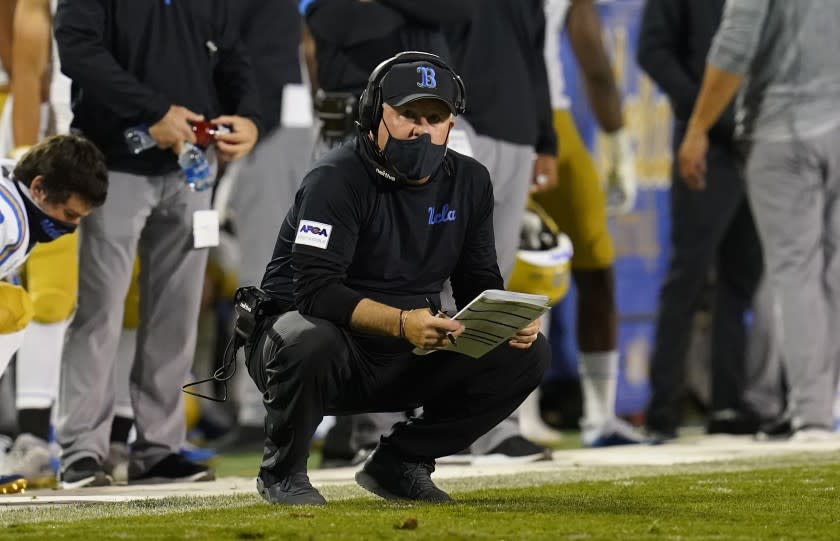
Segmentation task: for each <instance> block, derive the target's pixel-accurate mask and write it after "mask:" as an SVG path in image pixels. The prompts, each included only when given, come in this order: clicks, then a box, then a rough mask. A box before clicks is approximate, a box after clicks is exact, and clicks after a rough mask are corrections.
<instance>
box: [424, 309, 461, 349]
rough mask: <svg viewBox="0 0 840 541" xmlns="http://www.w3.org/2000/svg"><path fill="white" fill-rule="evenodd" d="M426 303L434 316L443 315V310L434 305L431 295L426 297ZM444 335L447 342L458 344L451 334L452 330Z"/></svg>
mask: <svg viewBox="0 0 840 541" xmlns="http://www.w3.org/2000/svg"><path fill="white" fill-rule="evenodd" d="M426 303H427V304H428V305H429V310H431V311H432V315H434V316H435V317H440V316H442V315H444V314H443V312H441V311H440V309H439V308H438V307H437V306H436V305H435V301H433V300H432V299H431V297H426ZM446 337H447V338H449V342H450V343H451V344H452V345H453V346H457V345H458V343H457V342H456V341H455V337H454V336H452V331H447V332H446Z"/></svg>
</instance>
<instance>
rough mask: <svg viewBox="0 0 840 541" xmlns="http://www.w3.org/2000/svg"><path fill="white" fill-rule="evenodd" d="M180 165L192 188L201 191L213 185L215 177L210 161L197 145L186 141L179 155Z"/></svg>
mask: <svg viewBox="0 0 840 541" xmlns="http://www.w3.org/2000/svg"><path fill="white" fill-rule="evenodd" d="M178 165H180V166H181V171H183V173H184V177H185V179H186V181H187V186H189V188H190V190H192V191H194V192H200V191H203V190H206V189H207V188H210V187H211V186H213V184H214V181H215V178H214V177H213V174H212V173H213V171H212V170H211V169H210V162H209V161H208V160H207V155H206V154H205V153H204V151H203V150H201V149H200V148H198V147H197V146H196V145H194V144H192V143H190V142H186V141H185V142H184V150H182V151H181V153H180V154H179V155H178Z"/></svg>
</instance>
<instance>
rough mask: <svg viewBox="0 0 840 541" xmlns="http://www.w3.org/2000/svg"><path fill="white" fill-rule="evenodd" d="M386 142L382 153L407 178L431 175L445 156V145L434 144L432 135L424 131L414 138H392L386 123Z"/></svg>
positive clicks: (417, 178) (412, 178)
mask: <svg viewBox="0 0 840 541" xmlns="http://www.w3.org/2000/svg"><path fill="white" fill-rule="evenodd" d="M385 129H386V130H387V131H388V142H387V143H385V148H383V149H382V153H383V154H384V155H385V158H386V159H387V160H388V161H389V162H390V163H391V165H393V166H394V167H395V168H396V169H397V171H399V172H400V173H402V174H403V175H405V177H406V178H407V179H409V180H420V179H421V178H426V177H430V176H432V175H433V174H434V173H435V171H437V170H438V167H440V164H442V163H443V158H444V157H445V156H446V145H445V144H443V145H435V144H434V143H432V136H431V135H429V134H428V133H424V134H423V135H421V136H420V137H417V138H416V139H405V140H403V139H394V137H393V136H392V135H391V130H388V125H387V124H385Z"/></svg>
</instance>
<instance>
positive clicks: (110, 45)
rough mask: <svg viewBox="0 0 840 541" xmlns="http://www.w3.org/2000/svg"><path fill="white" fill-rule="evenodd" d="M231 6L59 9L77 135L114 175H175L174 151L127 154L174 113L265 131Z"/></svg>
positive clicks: (209, 2)
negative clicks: (140, 136)
mask: <svg viewBox="0 0 840 541" xmlns="http://www.w3.org/2000/svg"><path fill="white" fill-rule="evenodd" d="M234 6H235V2H233V1H229V0H130V1H124V0H60V2H59V4H58V10H57V11H56V15H55V38H56V41H57V43H58V52H59V56H60V59H61V68H62V71H63V72H64V73H65V74H67V76H68V77H70V79H72V81H73V89H72V104H73V114H74V118H73V124H72V128H73V129H75V130H78V131H80V132H82V133H83V134H84V135H85V136H87V137H88V138H89V139H91V140H92V141H93V142H94V143H96V144H97V145H98V146H99V147H100V149H102V151H103V152H104V153H105V156H106V159H107V162H108V167H109V168H110V169H113V170H118V171H126V172H130V173H136V174H142V175H157V174H163V173H166V172H170V171H174V170H176V169H177V167H178V165H177V162H176V158H175V156H174V154H173V153H172V152H171V151H169V150H160V149H152V150H148V151H146V152H144V153H142V154H140V155H138V156H133V155H131V154H130V153H129V150H128V147H127V146H126V144H125V140H124V136H123V131H124V130H125V129H126V128H129V127H132V126H137V125H147V126H150V125H152V124H154V123H156V122H157V121H158V120H160V119H161V118H163V116H164V115H165V114H166V112H167V110H168V109H169V107H170V105H182V106H184V107H187V108H189V109H191V110H193V111H195V112H197V113H200V114H203V115H204V116H205V118H207V119H211V118H213V117H215V116H217V115H219V114H222V113H225V114H238V115H241V116H244V117H248V118H250V119H252V120H254V121H255V122H256V123H257V125H258V126H259V96H258V93H257V85H256V82H255V78H254V73H253V71H252V67H251V64H250V61H249V60H248V56H247V55H246V53H245V49H244V46H243V45H242V42H241V40H240V35H239V28H238V25H237V17H236V13H235V12H234Z"/></svg>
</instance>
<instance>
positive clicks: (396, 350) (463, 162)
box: [246, 53, 549, 505]
mask: <svg viewBox="0 0 840 541" xmlns="http://www.w3.org/2000/svg"><path fill="white" fill-rule="evenodd" d="M464 104H465V95H464V88H463V84H462V83H461V80H460V78H459V77H458V76H457V75H456V74H455V73H454V72H453V71H452V70H451V68H449V66H448V65H446V64H445V63H444V62H443V61H442V60H441V59H440V58H438V57H437V56H434V55H431V54H427V53H401V54H399V55H397V56H396V57H394V58H392V59H390V60H387V61H385V62H383V63H382V64H381V65H380V66H378V67H377V68H376V70H374V72H373V73H372V74H371V76H370V79H369V81H368V85H367V89H366V90H365V93H364V94H363V96H362V98H361V102H360V110H359V129H358V136H357V138H356V139H355V141H353V142H352V143H348V144H346V145H344V146H342V147H339V148H337V149H334V150H333V151H331V152H330V153H328V154H326V155H325V156H324V157H323V158H322V159H321V160H320V161H318V162H317V163H316V164H315V165H314V166H313V168H312V170H311V171H310V172H309V173H308V174H307V175H306V177H305V179H304V180H303V184H302V186H301V188H300V190H299V191H298V193H297V196H296V198H295V202H294V205H293V206H292V208H291V210H290V211H289V212H288V214H287V216H286V219H285V222H284V224H283V226H282V228H281V229H280V233H279V235H278V239H277V244H276V246H275V248H274V254H273V256H272V259H271V262H270V263H269V264H268V267H267V270H266V274H265V277H264V279H263V283H262V288H263V289H264V290H265V291H266V292H267V293H268V294H269V295H270V296H271V297H272V299H273V300H274V301H276V302H277V303H279V304H282V305H284V306H285V307H287V311H285V312H284V313H282V315H279V316H273V317H269V318H266V319H265V320H264V321H263V323H262V324H261V325H260V327H259V329H258V331H257V332H256V333H255V336H254V338H253V339H252V340H251V341H250V343H249V344H248V346H247V348H246V350H247V353H248V371H249V373H250V374H251V377H252V378H253V379H254V381H255V383H256V384H257V387H259V389H260V391H261V392H262V393H263V401H264V405H265V408H266V420H265V429H266V441H265V454H264V457H263V461H262V465H261V468H260V473H259V477H258V479H257V488H258V491H259V493H260V495H261V496H262V497H263V498H264V499H265V500H267V501H268V502H270V503H284V504H314V505H320V504H324V503H326V502H325V500H324V498H323V497H322V496H321V494H319V493H318V491H317V490H316V489H315V488H313V487H312V485H311V484H310V482H309V478H308V476H307V473H306V462H307V458H308V455H309V446H310V440H311V438H312V435H313V434H314V432H315V429H316V427H317V426H318V424H319V423H320V422H321V419H322V418H323V416H324V415H325V414H337V415H343V414H354V413H364V412H380V411H405V410H410V409H413V408H417V407H420V406H422V408H423V414H422V415H421V416H419V417H416V418H412V419H410V420H408V421H406V422H399V423H397V424H395V425H394V426H393V428H392V430H391V432H390V433H389V434H388V435H386V436H383V437H382V438H381V440H380V442H379V445H378V446H377V447H376V449H375V450H374V452H373V454H372V455H371V456H370V458H369V459H368V461H367V462H366V463H365V465H364V468H363V469H362V470H361V471H360V472H359V473H358V474H357V475H356V480H357V482H358V483H359V484H360V485H361V486H362V487H364V488H365V489H367V490H369V491H371V492H373V493H375V494H377V495H379V496H382V497H384V498H387V499H407V500H422V501H430V502H446V501H449V500H450V498H449V496H448V495H447V494H446V493H445V492H443V491H442V490H440V489H439V488H438V487H436V486H435V484H434V483H433V482H432V480H431V474H432V472H433V471H434V469H435V458H437V457H441V456H446V455H450V454H453V453H456V452H458V451H460V450H461V449H464V448H466V447H468V446H469V445H470V444H471V443H472V442H473V441H474V440H475V439H476V438H478V437H479V436H481V435H482V434H484V433H485V432H487V431H488V430H489V429H491V428H492V427H494V426H495V425H496V424H498V423H499V422H500V421H501V420H502V419H504V418H506V417H507V416H508V415H509V414H510V413H511V412H512V411H513V410H515V409H516V407H517V406H519V404H520V403H521V402H522V401H523V400H524V399H525V397H526V396H528V394H529V393H530V392H531V391H532V390H533V389H534V388H535V387H536V386H537V385H538V384H539V382H540V381H541V379H542V375H543V372H544V371H545V369H546V367H547V365H548V360H549V349H548V345H547V342H546V340H545V338H544V337H543V336H542V335H541V334H540V333H539V321H534V322H532V323H531V324H529V325H528V326H527V327H526V328H524V329H523V330H522V331H520V332H519V333H518V334H517V335H516V336H514V338H513V339H511V340H510V341H509V342H507V343H505V344H502V345H500V346H499V347H497V348H496V349H494V350H492V351H491V352H490V353H488V354H487V355H485V356H483V357H482V358H480V359H473V358H470V357H467V356H465V355H461V354H458V353H454V352H452V351H437V352H435V353H433V354H431V355H423V356H420V355H415V354H413V353H412V350H413V349H414V348H415V347H420V348H424V349H430V350H437V349H442V348H444V347H445V346H446V345H448V344H449V343H450V341H449V338H448V337H447V333H451V335H452V336H453V337H454V338H456V339H457V337H458V336H459V335H460V333H461V332H462V331H463V326H462V325H461V324H460V323H457V322H455V321H452V320H450V319H447V318H446V317H436V314H435V313H433V312H432V311H431V310H430V309H429V308H428V306H429V302H428V301H427V300H426V299H427V298H430V299H432V304H434V303H439V294H440V291H441V290H442V288H443V284H444V282H445V281H446V280H447V279H450V280H451V283H452V289H453V293H454V297H455V300H456V303H457V304H458V306H459V307H463V306H464V305H466V304H467V303H468V302H469V301H471V300H472V299H473V298H475V297H476V296H477V295H478V294H479V293H481V292H482V291H483V290H485V289H502V288H503V281H502V278H501V276H500V274H499V269H498V266H497V263H496V251H495V248H494V236H493V189H492V186H491V184H490V178H489V175H488V172H487V169H485V168H484V167H483V166H482V165H480V164H479V163H478V162H476V161H474V160H472V159H470V158H467V157H464V156H462V155H460V154H457V153H456V152H453V151H451V150H447V147H446V144H447V139H448V136H449V131H450V130H451V129H452V127H453V126H454V124H455V121H454V115H457V114H459V113H462V112H463V110H464Z"/></svg>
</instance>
